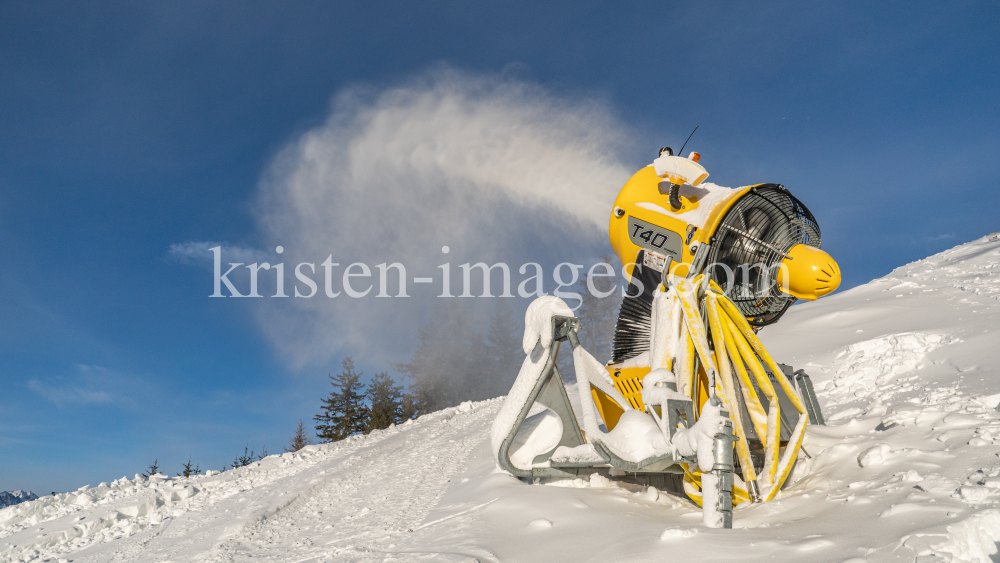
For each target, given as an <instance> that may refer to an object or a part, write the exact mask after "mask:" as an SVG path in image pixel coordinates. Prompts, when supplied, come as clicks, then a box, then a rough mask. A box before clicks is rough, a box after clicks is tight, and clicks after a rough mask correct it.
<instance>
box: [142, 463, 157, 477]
mask: <svg viewBox="0 0 1000 563" xmlns="http://www.w3.org/2000/svg"><path fill="white" fill-rule="evenodd" d="M159 462H160V460H159V458H157V459H154V460H153V463H151V464H149V469H147V470H146V472H145V473H143V474H142V476H143V477H145V478H147V479H149V478H150V477H152V476H153V475H156V474H157V473H159V472H160V466H159Z"/></svg>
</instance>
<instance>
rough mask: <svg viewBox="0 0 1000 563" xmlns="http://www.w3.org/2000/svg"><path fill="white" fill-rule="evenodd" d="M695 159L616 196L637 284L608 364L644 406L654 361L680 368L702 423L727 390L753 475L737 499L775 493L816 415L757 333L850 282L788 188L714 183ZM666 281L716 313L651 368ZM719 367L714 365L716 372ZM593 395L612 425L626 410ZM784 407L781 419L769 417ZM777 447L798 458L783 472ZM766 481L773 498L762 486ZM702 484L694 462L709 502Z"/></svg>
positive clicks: (622, 256) (629, 396)
mask: <svg viewBox="0 0 1000 563" xmlns="http://www.w3.org/2000/svg"><path fill="white" fill-rule="evenodd" d="M693 154H694V155H696V154H697V153H693ZM697 158H698V157H697V156H695V157H694V158H682V157H679V156H672V155H667V156H661V157H660V158H658V159H657V160H656V161H655V162H654V164H652V165H650V166H647V167H645V168H643V169H641V170H639V171H638V172H636V173H635V175H633V176H632V177H631V178H630V179H629V180H628V182H626V184H625V186H624V187H623V188H622V189H621V191H620V192H619V194H618V197H617V199H616V200H615V204H614V208H613V210H612V213H611V217H610V221H609V228H608V231H609V236H610V239H611V246H612V248H613V249H614V252H615V254H616V255H617V256H618V259H619V260H621V262H622V264H623V265H625V268H626V272H627V274H628V276H629V281H630V287H629V296H628V297H626V298H625V302H624V303H623V306H622V312H621V313H620V316H619V321H618V328H617V329H616V331H615V343H614V355H613V359H612V362H611V363H610V364H609V365H608V367H607V371H608V374H609V375H610V376H611V378H612V380H613V381H614V384H615V388H616V389H617V390H618V391H619V392H620V393H621V394H622V395H623V396H624V398H625V399H626V400H627V401H628V403H629V405H631V406H632V407H633V408H635V409H637V410H642V411H645V410H646V409H645V406H644V404H643V399H642V389H643V383H642V382H643V378H644V377H645V376H646V375H647V374H648V373H649V372H650V371H651V369H652V368H659V367H666V368H668V369H670V370H672V372H673V373H674V374H675V375H676V377H677V383H676V386H677V390H678V391H680V392H682V393H683V394H685V395H687V396H689V397H690V398H691V400H692V403H693V407H694V410H695V413H694V416H695V417H696V418H697V417H698V416H699V415H700V413H701V410H702V408H703V406H704V404H705V403H706V402H707V401H708V400H709V399H711V398H712V397H713V394H715V393H716V391H720V390H721V391H720V393H719V394H720V395H729V396H728V399H727V398H726V397H723V398H722V399H723V400H722V402H723V405H724V406H725V407H726V408H727V409H729V411H730V413H731V417H732V418H733V419H734V423H735V424H734V426H735V429H736V435H737V436H738V437H739V438H740V440H742V442H741V441H739V440H737V442H736V446H735V447H736V450H737V451H736V453H737V458H739V459H740V461H741V467H742V473H743V475H742V477H743V479H742V480H741V481H739V482H737V483H736V484H734V487H733V502H734V503H739V502H742V501H746V500H750V499H754V500H768V499H770V498H773V495H774V494H775V493H776V492H777V489H778V488H780V485H781V483H782V482H783V481H784V479H785V477H787V475H788V472H789V470H790V465H789V462H792V463H793V462H794V457H795V456H796V455H797V451H798V446H799V445H800V444H801V439H802V433H803V431H804V428H805V424H806V422H807V420H808V415H806V411H805V410H804V406H803V402H802V399H801V398H800V397H799V395H798V393H797V391H796V389H795V388H794V387H792V386H791V384H790V382H789V379H790V378H791V377H792V374H791V373H790V372H786V373H783V372H782V369H781V368H779V367H778V364H776V363H775V362H774V361H773V360H772V359H771V358H770V356H769V355H768V354H767V351H766V350H765V349H764V348H763V346H762V345H761V343H760V341H759V340H758V339H757V338H756V335H755V333H756V331H757V330H758V329H759V328H760V327H762V326H766V325H768V324H771V323H773V322H776V321H777V320H778V319H779V318H780V317H781V315H782V314H783V313H784V312H785V310H787V308H788V307H789V306H790V305H791V304H792V303H793V302H794V301H795V300H796V299H804V300H810V301H811V300H815V299H818V298H819V297H822V296H824V295H827V294H829V293H831V292H833V291H834V290H835V289H836V288H837V287H838V286H839V285H840V268H839V266H838V265H837V263H836V261H834V259H833V258H832V257H831V256H830V255H829V254H827V253H826V252H823V251H822V250H820V248H819V247H820V243H821V238H820V233H819V227H818V225H817V223H816V221H815V219H814V218H813V216H812V214H811V213H810V212H809V210H808V209H806V207H805V206H804V205H803V204H802V203H801V202H799V201H798V200H797V199H796V198H795V197H793V196H792V195H791V194H790V193H789V192H788V190H786V189H785V188H784V186H781V185H778V184H755V185H752V186H746V187H743V188H738V189H729V188H723V187H720V186H714V185H711V184H705V183H703V181H704V180H705V178H706V177H707V176H708V174H707V172H705V171H704V168H702V167H701V166H700V165H699V164H697ZM691 164H694V165H696V166H691ZM664 268H669V269H668V273H669V274H671V275H672V277H671V276H670V275H667V274H664V272H663V271H662V270H663V269H664ZM667 279H673V280H675V282H676V281H677V280H680V279H683V280H684V281H683V282H681V284H687V285H686V286H685V287H688V289H689V290H691V291H695V292H696V293H695V294H696V295H697V296H698V297H697V299H696V300H695V301H694V302H688V303H685V307H687V308H688V309H690V310H687V314H689V315H691V316H693V317H701V318H703V319H706V320H705V321H704V322H703V323H702V324H701V329H700V330H702V331H703V334H700V335H699V334H695V333H696V332H698V331H697V330H696V329H695V328H693V327H695V326H696V325H697V324H699V323H688V324H687V325H685V324H684V323H681V325H678V329H677V330H679V331H680V332H681V333H682V336H681V342H680V346H681V351H680V352H677V353H676V355H675V357H674V358H673V359H671V360H669V361H667V362H666V364H665V365H657V366H652V367H651V366H650V357H649V354H648V352H649V347H648V341H649V338H651V335H649V334H648V333H643V331H644V330H645V331H649V330H650V329H649V328H648V327H649V324H650V317H649V314H650V313H649V311H650V310H651V304H652V295H653V293H654V292H655V289H656V288H660V287H663V288H665V287H666V286H665V285H662V284H661V282H665V281H666V280H667ZM692 286H696V287H701V288H702V289H691V287H692ZM683 299H684V298H682V299H681V300H682V301H683ZM709 303H711V304H710V305H709ZM636 327H638V328H636ZM643 327H647V328H643ZM637 332H638V333H640V334H636V333H637ZM699 338H700V341H701V342H702V343H705V342H708V341H709V340H711V341H712V342H713V346H712V349H713V351H707V350H708V348H707V346H706V350H705V351H701V350H699V349H698V348H699V345H698V342H699ZM644 341H645V342H647V345H646V346H645V347H644V346H643V345H642V343H643V342H644ZM644 352H646V353H647V354H645V356H644V355H643V353H644ZM702 356H704V357H702ZM699 360H700V361H699ZM709 364H711V365H712V366H713V367H712V369H706V366H708V365H709ZM716 366H717V367H716ZM709 372H713V373H712V374H711V375H710V373H709ZM727 389H728V391H727ZM736 390H738V391H736ZM729 391H736V392H735V393H729ZM810 393H811V388H810ZM592 394H593V397H594V402H595V405H596V406H597V409H598V411H599V413H600V415H601V417H602V419H603V420H604V423H605V426H606V427H607V428H608V429H609V430H610V429H613V428H614V427H615V426H616V425H617V423H618V421H619V418H620V417H621V416H622V413H623V410H622V408H620V407H619V406H618V405H617V404H616V403H615V402H614V401H613V400H611V398H610V397H609V396H608V395H607V394H605V393H603V392H601V391H600V390H598V389H596V388H592ZM737 395H739V397H737ZM813 400H814V399H813ZM779 402H780V403H781V406H782V407H783V410H782V413H783V414H782V416H780V417H777V418H772V417H769V416H768V414H767V413H768V411H769V410H770V409H775V408H779ZM817 410H818V407H817ZM784 413H787V414H784ZM800 415H801V416H800ZM820 416H821V415H820ZM798 420H801V423H796V422H793V421H798ZM776 424H777V425H778V426H780V428H775V425H776ZM789 445H791V446H793V448H787V446H789ZM779 448H783V449H784V450H787V454H788V455H787V456H785V455H782V456H781V457H782V463H781V464H780V467H779V462H778V460H779V455H778V451H779ZM751 449H753V450H754V451H755V453H754V454H753V455H751V452H750V450H751ZM784 450H783V451H784ZM761 454H763V455H761ZM765 457H766V461H765V459H764V458H765ZM789 458H790V459H789ZM758 477H759V478H760V479H761V482H762V484H763V485H762V486H763V489H764V490H765V494H764V495H760V493H759V492H758V490H757V480H758ZM751 481H752V483H750V482H751ZM700 490H701V486H700V472H699V471H698V470H697V468H693V469H690V470H689V469H687V468H686V469H685V491H686V492H687V493H688V495H689V496H690V497H691V498H692V499H693V500H695V502H697V503H699V504H700V503H701V496H700V495H701V493H700Z"/></svg>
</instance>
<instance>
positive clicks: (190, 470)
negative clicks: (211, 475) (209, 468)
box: [177, 456, 201, 477]
mask: <svg viewBox="0 0 1000 563" xmlns="http://www.w3.org/2000/svg"><path fill="white" fill-rule="evenodd" d="M193 465H194V464H193V463H191V457H190V456H188V460H187V463H185V464H184V470H183V471H181V472H180V473H178V474H177V476H178V477H190V476H192V475H200V474H201V466H200V465H196V466H194V467H192V466H193Z"/></svg>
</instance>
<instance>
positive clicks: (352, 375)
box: [313, 357, 369, 442]
mask: <svg viewBox="0 0 1000 563" xmlns="http://www.w3.org/2000/svg"><path fill="white" fill-rule="evenodd" d="M341 363H342V365H343V366H344V371H343V372H342V373H340V374H339V375H331V376H330V380H331V381H330V384H331V385H333V388H334V390H333V391H330V395H329V396H328V397H327V398H325V399H323V405H322V406H321V407H320V409H321V410H322V412H321V413H320V414H318V415H316V416H315V417H313V420H315V421H316V422H317V423H318V424H317V425H316V435H317V436H318V437H319V438H320V439H321V440H322V441H324V442H334V441H336V440H343V439H344V438H347V437H348V436H353V435H355V434H360V433H362V432H364V431H365V429H366V428H367V426H368V417H369V411H368V407H367V406H365V400H364V399H365V395H364V393H365V386H364V384H362V383H361V382H360V379H361V375H362V374H360V373H357V372H355V371H354V360H353V359H351V358H350V357H347V358H344V360H343V362H341Z"/></svg>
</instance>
